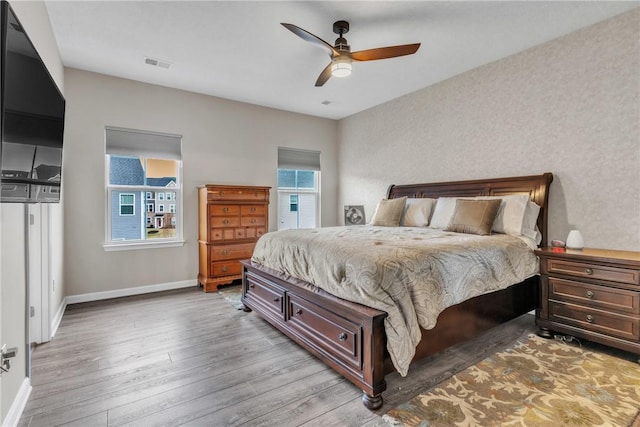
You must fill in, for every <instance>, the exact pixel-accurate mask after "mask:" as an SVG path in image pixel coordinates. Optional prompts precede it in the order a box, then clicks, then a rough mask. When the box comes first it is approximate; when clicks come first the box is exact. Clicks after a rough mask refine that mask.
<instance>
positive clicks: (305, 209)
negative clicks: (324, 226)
mask: <svg viewBox="0 0 640 427" xmlns="http://www.w3.org/2000/svg"><path fill="white" fill-rule="evenodd" d="M319 183H320V152H318V151H308V150H296V149H291V148H278V216H279V221H278V229H279V230H283V229H288V228H315V227H318V226H320V190H319V189H320V184H319Z"/></svg>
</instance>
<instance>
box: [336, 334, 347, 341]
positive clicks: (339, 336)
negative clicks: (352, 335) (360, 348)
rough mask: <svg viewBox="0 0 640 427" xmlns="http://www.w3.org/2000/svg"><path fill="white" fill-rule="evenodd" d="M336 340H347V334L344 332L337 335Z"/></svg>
mask: <svg viewBox="0 0 640 427" xmlns="http://www.w3.org/2000/svg"><path fill="white" fill-rule="evenodd" d="M338 339H339V340H340V341H344V340H346V339H347V334H345V333H344V332H341V333H340V335H338Z"/></svg>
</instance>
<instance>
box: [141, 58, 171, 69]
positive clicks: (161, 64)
mask: <svg viewBox="0 0 640 427" xmlns="http://www.w3.org/2000/svg"><path fill="white" fill-rule="evenodd" d="M144 63H145V64H148V65H153V66H154V67H160V68H169V67H170V66H171V63H170V62H167V61H163V60H161V59H154V58H149V57H145V58H144Z"/></svg>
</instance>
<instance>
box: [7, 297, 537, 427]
mask: <svg viewBox="0 0 640 427" xmlns="http://www.w3.org/2000/svg"><path fill="white" fill-rule="evenodd" d="M533 331H534V319H533V316H531V315H525V316H522V317H520V318H518V319H516V320H514V321H512V322H510V323H507V324H505V325H502V326H500V327H498V328H496V329H494V330H492V331H490V332H489V333H488V334H485V335H484V336H482V337H480V338H479V339H477V340H475V341H473V342H471V343H467V344H464V345H461V346H456V347H454V348H451V349H448V350H446V351H444V352H442V353H440V354H439V355H437V356H436V357H431V358H429V359H426V360H423V361H421V362H419V363H418V364H416V366H414V367H413V368H412V369H411V371H410V373H409V376H408V377H406V378H402V377H400V376H399V375H398V374H390V375H388V376H387V385H388V388H387V391H385V393H384V395H383V396H384V399H385V404H384V406H383V407H382V408H381V409H380V410H378V411H375V412H371V411H369V410H367V409H365V408H364V406H362V404H361V401H360V398H361V391H360V390H359V389H357V388H356V387H355V386H354V385H352V384H351V383H350V382H348V381H346V380H344V379H343V378H342V377H340V376H339V375H337V374H336V373H334V372H333V371H332V370H331V369H329V368H327V367H326V366H325V365H324V364H322V363H321V362H319V361H318V360H317V359H315V358H314V357H313V356H311V355H309V354H308V353H307V352H306V351H304V350H303V349H301V348H300V347H298V346H297V345H296V344H294V343H292V342H291V341H290V340H289V339H288V338H286V337H285V336H284V335H282V334H280V333H279V332H278V331H277V330H275V329H273V328H272V327H271V326H270V325H269V324H267V323H266V322H264V321H262V320H261V319H259V318H258V317H257V316H256V315H255V314H254V313H245V312H243V311H240V310H236V309H235V308H233V307H232V306H231V305H230V304H229V303H228V302H227V301H226V300H225V299H224V298H222V297H221V296H220V295H219V294H217V293H209V294H205V293H203V292H202V291H201V290H199V289H198V288H195V287H194V288H191V289H184V290H178V291H170V292H163V293H158V294H150V295H144V296H136V297H129V298H119V299H114V300H108V301H101V302H95V303H85V304H76V305H71V306H69V307H67V310H66V312H65V314H64V317H63V319H62V323H61V324H60V328H59V329H58V332H57V334H56V336H55V338H54V339H53V340H52V341H51V342H49V343H47V344H43V345H40V346H38V347H36V349H35V351H34V353H33V370H32V378H31V381H32V385H33V391H32V393H31V396H30V397H29V401H28V403H27V406H26V408H25V410H24V413H23V416H22V419H21V420H20V426H58V425H65V426H85V427H87V426H115V425H138V426H153V425H170V426H178V425H189V426H227V425H249V426H254V425H273V426H300V425H304V426H323V427H327V426H367V427H373V426H382V425H386V424H385V423H384V422H383V421H382V419H381V416H382V415H383V414H384V413H385V412H386V411H388V410H389V409H391V408H393V407H394V406H396V405H397V404H399V403H402V402H404V401H406V400H408V399H409V398H411V397H413V396H415V395H417V394H418V393H419V392H420V391H423V390H426V389H428V388H429V387H431V386H434V385H436V384H437V383H439V382H441V381H442V380H444V379H446V378H448V377H449V376H451V375H452V374H454V373H456V372H458V371H460V370H462V369H464V368H465V367H467V366H469V365H472V364H474V363H476V362H478V361H479V360H481V359H483V358H485V357H486V356H488V355H489V354H492V353H494V352H495V351H499V350H502V349H504V348H506V347H508V346H509V345H511V344H512V343H513V342H514V341H515V340H516V339H518V338H520V337H523V336H525V335H526V334H528V333H531V332H533Z"/></svg>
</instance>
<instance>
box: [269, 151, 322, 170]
mask: <svg viewBox="0 0 640 427" xmlns="http://www.w3.org/2000/svg"><path fill="white" fill-rule="evenodd" d="M278 169H293V170H313V171H319V170H320V152H319V151H312V150H300V149H296V148H283V147H278Z"/></svg>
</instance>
